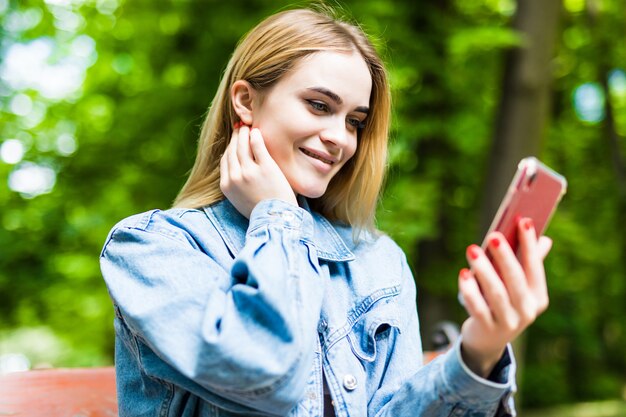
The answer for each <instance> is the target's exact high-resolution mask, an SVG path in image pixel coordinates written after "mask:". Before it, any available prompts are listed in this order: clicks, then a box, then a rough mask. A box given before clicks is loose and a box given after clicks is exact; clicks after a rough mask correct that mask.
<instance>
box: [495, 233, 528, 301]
mask: <svg viewBox="0 0 626 417" xmlns="http://www.w3.org/2000/svg"><path fill="white" fill-rule="evenodd" d="M487 248H488V250H489V254H490V255H491V257H492V259H493V262H494V264H495V266H496V267H497V268H496V269H497V271H498V273H499V274H500V278H501V279H502V281H503V282H504V285H505V286H506V289H507V291H508V295H509V298H510V300H511V303H512V304H513V306H514V307H515V308H517V309H519V308H520V307H521V306H522V305H523V304H524V300H525V299H527V298H528V296H529V295H530V294H529V293H528V291H529V289H528V283H527V282H526V276H525V274H524V269H523V268H522V265H520V263H519V261H518V259H517V256H516V255H515V253H514V252H513V249H511V246H510V245H509V243H508V242H507V240H506V238H505V237H504V236H503V235H502V233H499V232H493V233H491V234H490V235H489V236H487Z"/></svg>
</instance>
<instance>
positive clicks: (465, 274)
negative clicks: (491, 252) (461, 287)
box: [459, 268, 472, 280]
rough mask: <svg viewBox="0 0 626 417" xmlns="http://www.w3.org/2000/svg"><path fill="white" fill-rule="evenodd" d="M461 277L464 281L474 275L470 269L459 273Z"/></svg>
mask: <svg viewBox="0 0 626 417" xmlns="http://www.w3.org/2000/svg"><path fill="white" fill-rule="evenodd" d="M459 276H460V277H461V279H462V280H467V279H469V278H470V277H471V276H472V275H471V274H470V270H469V269H467V268H463V269H461V272H459Z"/></svg>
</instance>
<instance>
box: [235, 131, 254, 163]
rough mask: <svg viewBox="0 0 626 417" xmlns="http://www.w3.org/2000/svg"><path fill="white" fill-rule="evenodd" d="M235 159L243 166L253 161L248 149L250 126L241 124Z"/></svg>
mask: <svg viewBox="0 0 626 417" xmlns="http://www.w3.org/2000/svg"><path fill="white" fill-rule="evenodd" d="M237 159H238V160H239V163H240V164H241V165H242V166H243V167H245V166H246V165H248V164H249V163H250V162H252V161H253V157H252V151H251V150H250V128H249V127H248V126H247V125H243V126H241V127H240V128H239V131H238V137H237Z"/></svg>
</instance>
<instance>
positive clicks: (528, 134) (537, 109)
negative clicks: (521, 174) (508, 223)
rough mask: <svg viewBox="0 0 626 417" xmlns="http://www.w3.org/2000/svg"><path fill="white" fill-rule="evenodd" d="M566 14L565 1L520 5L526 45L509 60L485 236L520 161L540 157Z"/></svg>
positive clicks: (517, 22) (517, 24)
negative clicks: (556, 49) (553, 63)
mask: <svg viewBox="0 0 626 417" xmlns="http://www.w3.org/2000/svg"><path fill="white" fill-rule="evenodd" d="M560 12H561V1H560V0H523V1H518V3H517V12H516V14H515V18H514V21H513V27H514V29H516V30H518V31H519V32H520V33H521V35H522V36H523V39H524V44H523V46H522V47H519V48H515V49H513V50H511V51H509V52H508V54H507V56H506V62H505V70H504V79H503V86H502V96H501V99H500V105H499V109H498V115H497V118H496V128H495V132H494V138H493V145H492V148H491V154H490V156H489V165H488V172H487V179H486V181H485V192H484V196H483V206H482V211H481V219H480V225H481V228H480V230H481V236H479V238H482V235H483V234H484V233H485V232H486V230H487V228H488V227H489V225H490V224H491V220H492V218H493V216H494V215H495V213H496V210H497V209H498V205H499V204H500V200H501V199H502V197H503V196H504V193H505V191H506V189H507V187H508V185H509V182H510V181H511V178H512V177H513V173H514V172H515V168H516V167H517V163H518V162H519V161H520V160H521V159H522V158H523V157H525V156H530V155H537V154H539V151H540V148H541V140H542V138H543V133H544V127H545V125H546V122H547V120H548V115H549V109H550V85H551V79H552V76H551V65H550V64H551V60H552V57H553V54H554V45H555V40H556V36H557V29H558V26H559V17H560Z"/></svg>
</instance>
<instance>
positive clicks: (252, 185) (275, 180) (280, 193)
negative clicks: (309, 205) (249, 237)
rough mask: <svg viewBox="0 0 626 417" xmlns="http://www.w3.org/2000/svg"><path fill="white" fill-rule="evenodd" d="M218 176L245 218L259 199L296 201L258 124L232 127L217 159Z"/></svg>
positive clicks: (229, 198) (295, 203) (226, 194)
mask: <svg viewBox="0 0 626 417" xmlns="http://www.w3.org/2000/svg"><path fill="white" fill-rule="evenodd" d="M220 177H221V178H220V188H221V190H222V192H223V193H224V195H225V196H226V198H228V200H229V201H230V202H231V203H232V205H233V206H235V208H236V209H237V210H238V211H239V212H240V213H241V214H243V215H244V216H246V217H247V218H250V213H252V210H253V209H254V207H255V206H256V205H257V204H258V203H259V202H260V201H261V200H266V199H280V200H284V201H286V202H288V203H291V204H293V205H296V206H297V205H298V201H297V200H296V195H295V194H294V192H293V190H292V188H291V185H289V182H288V181H287V178H286V177H285V175H284V174H283V172H282V171H281V170H280V168H279V166H278V165H277V164H276V162H275V161H274V159H272V157H271V156H270V154H269V152H268V151H267V148H266V147H265V142H264V141H263V136H262V135H261V131H260V130H259V129H257V128H254V129H250V128H249V127H248V126H246V125H244V126H241V127H239V128H235V130H234V131H233V136H232V138H231V140H230V143H229V144H228V147H227V148H226V151H225V152H224V155H223V156H222V159H221V161H220Z"/></svg>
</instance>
